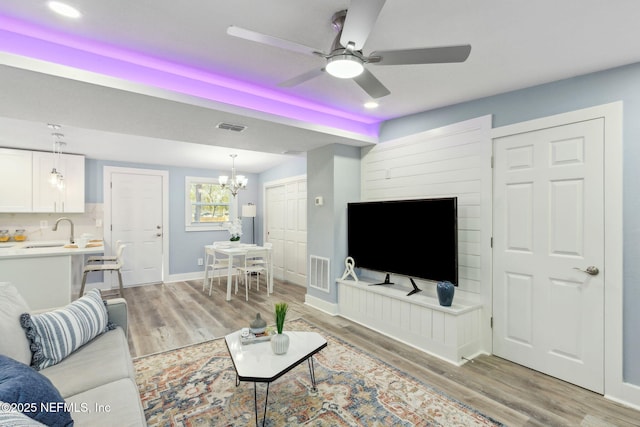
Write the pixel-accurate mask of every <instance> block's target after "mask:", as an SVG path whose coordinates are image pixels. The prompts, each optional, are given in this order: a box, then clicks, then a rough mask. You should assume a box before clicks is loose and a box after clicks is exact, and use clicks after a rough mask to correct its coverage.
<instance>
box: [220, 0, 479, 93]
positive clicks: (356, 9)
mask: <svg viewBox="0 0 640 427" xmlns="http://www.w3.org/2000/svg"><path fill="white" fill-rule="evenodd" d="M385 1H386V0H351V4H350V5H349V9H348V10H342V11H339V12H336V13H335V14H334V15H333V17H332V19H331V20H332V23H333V28H334V29H335V30H336V31H337V32H338V34H337V35H336V38H335V40H334V41H333V44H332V46H331V49H330V51H329V53H324V52H322V51H321V50H318V49H315V48H312V47H308V46H305V45H302V44H299V43H296V42H292V41H289V40H284V39H280V38H277V37H273V36H269V35H266V34H262V33H258V32H255V31H251V30H247V29H244V28H240V27H236V26H230V27H229V28H227V34H229V35H231V36H234V37H239V38H242V39H245V40H250V41H254V42H257V43H262V44H266V45H270V46H275V47H278V48H282V49H287V50H290V51H293V52H298V53H303V54H307V55H316V56H321V57H323V58H325V60H326V61H327V63H326V65H325V67H323V68H318V69H313V70H310V71H307V72H306V73H303V74H301V75H299V76H296V77H294V78H292V79H289V80H286V81H284V82H282V83H280V84H279V85H278V86H281V87H291V86H296V85H298V84H300V83H303V82H305V81H307V80H310V79H312V78H314V77H317V76H319V75H321V74H322V73H324V72H325V71H326V72H327V73H329V74H330V75H332V76H334V77H338V78H345V79H347V78H352V79H353V80H354V81H355V82H356V83H357V84H358V85H359V86H360V87H361V88H362V89H363V90H364V91H365V92H366V93H367V94H368V95H369V96H370V97H371V98H374V99H377V98H382V97H383V96H386V95H389V94H390V93H391V92H390V91H389V89H387V88H386V87H385V86H384V85H383V84H382V83H381V82H380V81H379V80H378V79H377V78H376V77H375V76H374V75H373V74H372V73H371V72H370V71H369V70H367V69H366V68H365V67H364V65H365V64H377V65H413V64H437V63H451V62H464V61H465V60H466V59H467V57H469V53H471V46H470V45H468V44H467V45H458V46H443V47H426V48H418V49H401V50H382V51H374V52H371V54H370V55H368V56H367V55H364V54H363V53H362V48H363V46H364V44H365V43H366V41H367V38H368V37H369V33H370V32H371V30H372V28H373V25H374V24H375V22H376V20H377V19H378V15H379V14H380V11H381V10H382V7H383V6H384V3H385ZM347 12H348V13H347Z"/></svg>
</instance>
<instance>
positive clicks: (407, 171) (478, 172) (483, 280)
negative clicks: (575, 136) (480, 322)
mask: <svg viewBox="0 0 640 427" xmlns="http://www.w3.org/2000/svg"><path fill="white" fill-rule="evenodd" d="M490 132H491V116H484V117H480V118H477V119H472V120H467V121H465V122H461V123H456V124H454V125H450V126H446V127H442V128H438V129H433V130H429V131H426V132H421V133H418V134H414V135H410V136H406V137H403V138H399V139H396V140H392V141H387V142H384V143H381V144H378V145H376V146H374V147H372V148H371V149H370V150H369V151H367V152H366V153H364V154H363V156H362V163H361V168H362V169H361V171H362V172H361V173H362V182H361V185H362V201H373V200H398V199H419V198H430V197H450V196H457V197H458V248H459V249H458V250H459V252H458V265H459V267H458V276H459V282H460V283H459V284H458V285H459V287H458V291H462V292H461V293H463V294H467V295H466V297H467V298H468V299H471V300H473V301H474V302H482V303H488V304H490V301H491V295H490V292H491V289H490V281H491V251H490V239H491V151H492V150H491V135H490ZM407 226H408V227H411V224H407ZM409 230H410V228H409ZM422 243H428V242H422ZM469 297H471V298H469ZM487 306H488V307H489V306H490V305H487Z"/></svg>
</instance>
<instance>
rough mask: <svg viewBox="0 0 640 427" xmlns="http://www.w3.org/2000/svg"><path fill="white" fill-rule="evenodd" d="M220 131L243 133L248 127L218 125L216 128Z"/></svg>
mask: <svg viewBox="0 0 640 427" xmlns="http://www.w3.org/2000/svg"><path fill="white" fill-rule="evenodd" d="M216 127H217V128H218V129H223V130H230V131H233V132H242V131H243V130H245V129H246V128H247V127H246V126H244V125H234V124H233V123H225V122H222V123H218V125H217V126H216Z"/></svg>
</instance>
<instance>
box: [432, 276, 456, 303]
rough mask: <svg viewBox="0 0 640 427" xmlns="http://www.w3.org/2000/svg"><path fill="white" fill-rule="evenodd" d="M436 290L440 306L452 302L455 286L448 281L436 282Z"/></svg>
mask: <svg viewBox="0 0 640 427" xmlns="http://www.w3.org/2000/svg"><path fill="white" fill-rule="evenodd" d="M436 290H437V291H438V301H439V302H440V305H441V306H444V307H450V306H451V303H452V302H453V293H454V292H455V291H456V287H455V286H454V285H453V283H451V282H449V281H446V280H445V281H444V282H438V284H437V285H436Z"/></svg>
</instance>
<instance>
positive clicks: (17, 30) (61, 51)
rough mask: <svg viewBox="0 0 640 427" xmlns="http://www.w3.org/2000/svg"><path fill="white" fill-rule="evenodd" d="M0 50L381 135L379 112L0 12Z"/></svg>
mask: <svg viewBox="0 0 640 427" xmlns="http://www.w3.org/2000/svg"><path fill="white" fill-rule="evenodd" d="M0 50H2V51H5V52H10V53H13V54H16V55H20V56H25V57H30V58H35V59H40V60H43V61H47V62H52V63H56V64H60V65H65V66H69V67H73V68H78V69H82V70H86V71H91V72H95V73H99V74H103V75H108V76H112V77H117V78H121V79H124V80H128V81H132V82H137V83H142V84H145V85H150V86H153V87H158V88H161V89H166V90H169V91H173V92H178V93H183V94H188V95H193V96H196V97H200V98H205V99H209V100H213V101H217V102H221V103H224V104H229V105H235V106H238V107H243V108H248V109H251V110H257V111H262V112H265V113H269V114H274V115H278V116H282V117H287V118H290V119H294V120H299V121H302V122H307V123H314V124H317V125H320V126H327V127H331V128H336V129H341V130H344V131H348V132H353V133H355V134H360V135H364V136H369V137H377V135H378V124H379V120H378V119H375V118H371V117H367V116H362V115H357V114H353V113H348V112H344V111H340V110H336V109H333V108H329V107H327V106H323V105H320V104H317V103H313V102H310V101H307V100H304V99H300V98H296V97H293V96H288V95H285V94H282V93H279V92H275V91H273V90H269V89H266V88H263V87H259V86H256V85H252V84H249V83H245V82H242V81H238V80H234V79H230V78H226V77H222V76H218V75H215V74H211V73H208V72H205V71H203V70H198V69H195V68H190V67H186V66H183V65H180V64H176V63H172V62H168V61H164V60H161V59H157V58H153V57H150V56H146V55H142V54H139V53H136V52H132V51H128V50H125V49H120V48H115V47H113V46H109V45H106V44H103V43H97V42H91V41H87V40H84V39H78V38H73V37H70V36H68V35H66V34H61V33H57V32H53V31H50V30H48V29H43V28H41V27H37V26H34V25H31V24H27V23H25V22H23V21H18V20H15V19H12V18H7V17H5V16H1V15H0Z"/></svg>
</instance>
